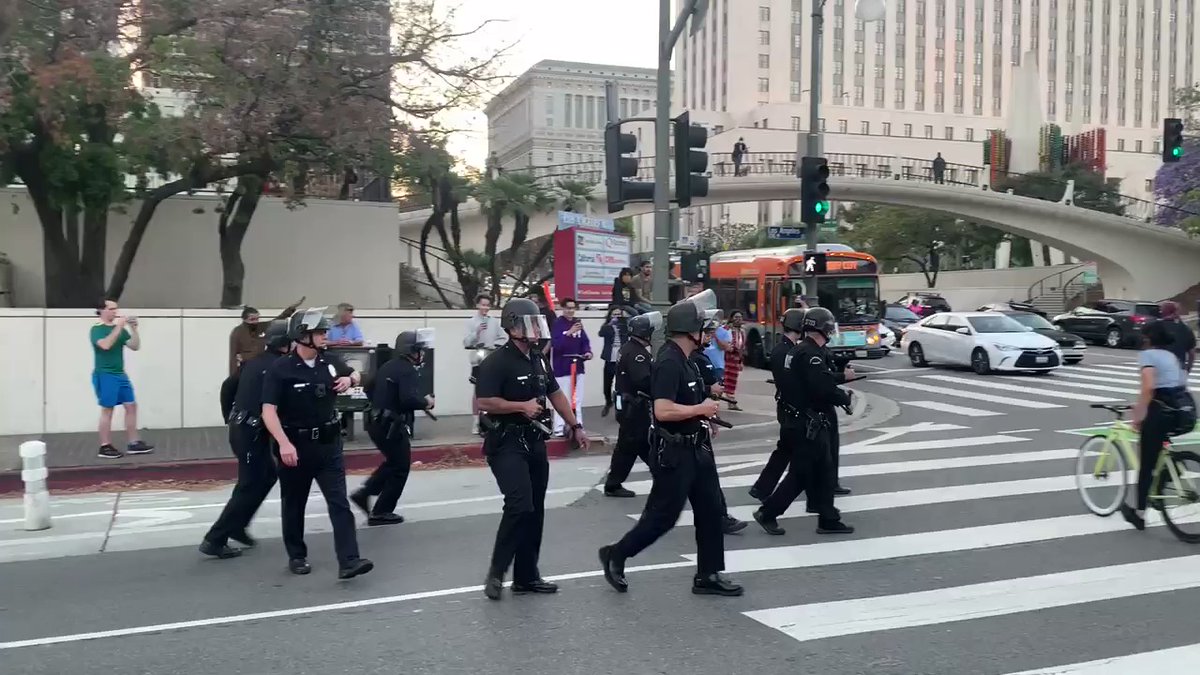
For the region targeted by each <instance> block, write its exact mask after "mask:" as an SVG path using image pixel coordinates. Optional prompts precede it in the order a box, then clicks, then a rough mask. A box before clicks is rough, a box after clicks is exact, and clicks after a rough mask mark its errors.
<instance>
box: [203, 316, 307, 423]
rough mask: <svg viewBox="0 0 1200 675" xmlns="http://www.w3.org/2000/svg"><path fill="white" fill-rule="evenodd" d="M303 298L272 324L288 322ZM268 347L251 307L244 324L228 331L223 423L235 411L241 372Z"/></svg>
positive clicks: (262, 328) (222, 385)
mask: <svg viewBox="0 0 1200 675" xmlns="http://www.w3.org/2000/svg"><path fill="white" fill-rule="evenodd" d="M302 302H304V296H300V299H299V300H297V301H296V302H293V303H292V304H290V305H288V306H287V307H286V308H284V310H283V311H282V312H280V313H279V316H277V317H275V318H274V319H273V321H286V320H287V318H288V317H289V316H291V315H292V314H294V313H295V312H296V308H297V307H299V306H300V303H302ZM266 343H267V335H266V329H265V328H264V327H263V325H262V322H261V320H260V317H259V314H258V310H257V309H255V308H253V307H250V306H249V305H247V306H245V307H243V308H242V322H241V323H239V324H238V325H236V326H234V327H233V330H231V331H229V377H227V378H225V381H224V382H222V383H221V393H220V399H221V419H223V420H225V421H226V422H229V414H230V412H232V410H233V398H234V396H235V395H236V393H237V387H238V369H239V368H240V367H241V366H242V364H244V363H246V362H248V361H250V360H252V359H256V358H258V357H259V355H261V354H262V352H263V348H264V347H265V346H266Z"/></svg>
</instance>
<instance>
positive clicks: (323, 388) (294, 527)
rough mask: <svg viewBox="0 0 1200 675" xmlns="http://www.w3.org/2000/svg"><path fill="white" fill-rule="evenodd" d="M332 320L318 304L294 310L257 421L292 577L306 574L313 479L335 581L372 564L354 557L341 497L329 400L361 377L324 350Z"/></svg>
mask: <svg viewBox="0 0 1200 675" xmlns="http://www.w3.org/2000/svg"><path fill="white" fill-rule="evenodd" d="M332 323H333V322H332V320H331V319H330V317H329V316H328V315H326V314H325V310H324V308H312V309H307V310H304V311H301V312H296V313H295V314H293V315H292V318H291V319H289V320H288V338H289V339H291V340H292V342H293V344H294V348H293V350H292V353H291V354H289V355H287V356H284V357H282V358H280V359H278V360H277V361H275V363H273V364H271V367H270V368H269V369H268V370H267V374H266V378H265V380H264V381H263V407H262V420H263V424H264V426H266V428H267V431H269V432H271V436H272V437H274V439H275V442H276V443H277V444H278V453H279V462H280V466H279V492H280V498H281V501H282V508H283V545H284V548H286V549H287V554H288V569H289V570H291V572H292V573H293V574H308V573H309V572H311V571H312V567H311V566H310V565H309V564H308V547H306V546H305V545H304V508H305V505H306V504H307V503H308V493H309V490H310V489H311V488H312V483H313V481H314V480H315V481H316V482H317V486H318V487H320V488H321V494H322V495H324V496H325V504H326V506H327V507H328V509H329V522H330V524H332V525H333V541H334V548H335V549H336V551H337V558H338V578H339V579H350V578H352V577H356V576H358V575H360V574H366V573H367V572H370V571H371V570H372V569H373V568H374V564H373V563H372V562H371V561H370V560H367V559H366V558H360V557H359V555H358V537H357V535H356V533H355V530H354V514H353V513H351V512H350V502H349V501H348V500H347V499H346V465H345V462H344V459H343V457H342V434H341V425H340V424H339V422H338V418H337V413H336V411H335V410H334V399H335V398H336V394H338V393H340V392H343V391H345V390H347V389H349V388H350V387H351V386H357V385H358V384H359V383H360V382H361V378H360V376H359V374H358V373H356V372H354V371H353V370H351V369H350V368H349V367H348V366H347V365H346V364H345V362H343V361H342V360H341V359H340V358H338V357H337V356H334V355H333V354H329V353H326V352H325V351H324V348H325V333H326V332H327V331H328V330H329V327H330V326H331V325H332Z"/></svg>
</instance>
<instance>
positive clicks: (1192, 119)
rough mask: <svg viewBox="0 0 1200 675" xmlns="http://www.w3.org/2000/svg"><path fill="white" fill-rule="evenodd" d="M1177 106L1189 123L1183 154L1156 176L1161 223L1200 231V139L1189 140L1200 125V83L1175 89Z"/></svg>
mask: <svg viewBox="0 0 1200 675" xmlns="http://www.w3.org/2000/svg"><path fill="white" fill-rule="evenodd" d="M1175 107H1176V109H1177V111H1178V113H1177V114H1178V115H1179V116H1180V117H1182V118H1183V122H1184V125H1185V127H1184V128H1185V137H1184V138H1185V140H1184V144H1183V158H1182V159H1180V160H1179V161H1178V162H1170V163H1163V164H1162V165H1161V166H1160V167H1158V172H1157V173H1156V174H1155V176H1154V195H1155V196H1156V197H1158V203H1159V208H1158V219H1157V221H1158V224H1159V225H1167V226H1171V227H1179V228H1182V229H1183V230H1186V231H1187V232H1190V233H1193V234H1196V233H1200V139H1193V140H1190V141H1189V140H1186V138H1187V135H1190V134H1194V133H1195V130H1196V129H1198V128H1200V85H1195V84H1193V85H1191V86H1189V87H1183V88H1181V89H1177V90H1175Z"/></svg>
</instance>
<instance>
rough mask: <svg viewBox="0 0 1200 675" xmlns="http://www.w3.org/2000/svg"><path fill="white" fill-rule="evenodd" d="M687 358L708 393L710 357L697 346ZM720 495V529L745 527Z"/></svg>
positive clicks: (712, 379)
mask: <svg viewBox="0 0 1200 675" xmlns="http://www.w3.org/2000/svg"><path fill="white" fill-rule="evenodd" d="M688 359H689V360H690V361H691V362H692V365H693V366H696V372H698V373H700V380H701V381H702V382H703V383H704V393H705V394H709V393H710V392H711V391H712V387H713V385H714V384H716V383H717V369H716V367H715V366H713V362H712V359H710V358H708V354H705V353H704V350H703V349H700V348H697V349H696V350H695V351H693V352H692V353H691V354H690V355H689V356H688ZM720 495H721V513H722V514H724V515H722V517H721V531H722V532H724V533H725V534H736V533H738V532H741V531H742V530H744V529H746V522H745V521H742V520H738V519H737V518H734V517H733V516H732V515H730V514H729V505H728V504H727V503H726V502H725V491H724V490H722V491H721V492H720Z"/></svg>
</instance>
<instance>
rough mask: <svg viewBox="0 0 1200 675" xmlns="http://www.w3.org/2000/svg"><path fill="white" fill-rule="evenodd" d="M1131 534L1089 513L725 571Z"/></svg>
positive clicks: (895, 539) (765, 560) (785, 549)
mask: <svg viewBox="0 0 1200 675" xmlns="http://www.w3.org/2000/svg"><path fill="white" fill-rule="evenodd" d="M1160 525H1162V517H1161V516H1160V515H1159V513H1158V512H1157V511H1147V512H1146V527H1158V526H1160ZM1129 529H1130V526H1129V524H1128V523H1126V522H1125V521H1124V520H1121V519H1119V518H1097V517H1096V516H1094V515H1092V514H1090V513H1088V514H1082V515H1076V516H1057V517H1054V518H1043V519H1039V520H1025V521H1016V522H1010V523H999V524H996V525H980V526H976V527H964V528H958V529H953V530H938V531H935V532H918V533H915V534H898V535H892V536H887V537H871V538H868V539H840V540H836V541H826V542H824V543H819V544H796V545H793V546H773V547H767V548H748V549H739V550H732V551H726V552H725V569H726V571H728V572H729V573H730V574H738V573H745V572H769V571H772V570H785V569H800V568H805V567H823V566H825V565H845V564H849V563H859V562H869V561H872V560H889V559H892V558H907V557H912V556H921V555H934V554H938V553H953V552H955V551H972V550H976V549H986V548H996V547H999V546H1011V545H1014V544H1032V543H1035V542H1039V541H1052V540H1055V539H1067V538H1073V537H1083V536H1090V535H1094V534H1106V533H1110V532H1125V531H1128V530H1129ZM683 557H684V558H686V559H688V560H690V561H693V562H694V561H695V560H696V555H695V554H687V555H685V556H683ZM1197 578H1198V579H1200V575H1197Z"/></svg>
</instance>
